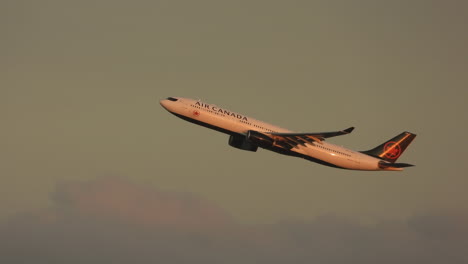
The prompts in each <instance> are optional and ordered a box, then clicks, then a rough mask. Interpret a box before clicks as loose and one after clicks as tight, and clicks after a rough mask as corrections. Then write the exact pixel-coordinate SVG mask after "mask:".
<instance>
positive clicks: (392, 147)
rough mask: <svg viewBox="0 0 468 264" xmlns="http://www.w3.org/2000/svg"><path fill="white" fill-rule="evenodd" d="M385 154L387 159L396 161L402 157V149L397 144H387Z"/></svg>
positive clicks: (392, 142) (391, 142)
mask: <svg viewBox="0 0 468 264" xmlns="http://www.w3.org/2000/svg"><path fill="white" fill-rule="evenodd" d="M384 153H385V157H386V158H389V159H396V158H398V157H399V156H400V155H401V147H400V145H399V144H398V143H397V142H394V141H390V142H387V144H385V146H384Z"/></svg>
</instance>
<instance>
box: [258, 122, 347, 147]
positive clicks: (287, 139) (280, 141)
mask: <svg viewBox="0 0 468 264" xmlns="http://www.w3.org/2000/svg"><path fill="white" fill-rule="evenodd" d="M353 130H354V127H349V128H347V129H344V130H340V131H333V132H320V133H265V135H268V136H270V137H271V138H272V139H273V141H274V142H275V144H276V145H277V146H280V147H282V148H286V149H291V148H295V147H297V146H298V145H301V146H305V144H307V143H309V144H312V143H313V142H317V143H320V144H321V142H322V141H323V140H325V138H330V137H336V136H341V135H346V134H349V133H351V132H352V131H353Z"/></svg>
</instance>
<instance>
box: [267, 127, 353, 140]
mask: <svg viewBox="0 0 468 264" xmlns="http://www.w3.org/2000/svg"><path fill="white" fill-rule="evenodd" d="M353 130H354V127H349V128H347V129H344V130H340V131H333V132H320V133H268V134H270V135H272V136H279V137H303V136H306V137H310V138H312V139H316V140H320V141H321V140H324V139H325V138H330V137H336V136H341V135H346V134H349V133H351V132H352V131H353ZM316 140H315V141H316Z"/></svg>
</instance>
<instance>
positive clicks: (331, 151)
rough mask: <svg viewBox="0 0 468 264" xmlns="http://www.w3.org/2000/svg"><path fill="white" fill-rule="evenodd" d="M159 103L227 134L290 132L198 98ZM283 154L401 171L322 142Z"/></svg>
mask: <svg viewBox="0 0 468 264" xmlns="http://www.w3.org/2000/svg"><path fill="white" fill-rule="evenodd" d="M160 103H161V105H162V106H163V107H164V108H165V109H166V110H168V111H169V112H171V113H173V114H175V115H177V116H178V117H180V118H183V119H185V120H187V121H190V122H192V123H196V124H199V125H202V126H205V127H209V128H212V129H215V130H218V131H220V132H224V133H226V134H231V135H233V134H239V135H246V133H247V131H249V130H255V131H258V132H266V133H267V132H276V133H291V132H292V131H290V130H287V129H284V128H281V127H277V126H274V125H271V124H268V123H265V122H262V121H259V120H255V119H253V118H250V117H247V116H245V115H242V114H238V113H236V112H232V111H229V110H227V109H224V108H221V107H218V106H216V105H213V104H206V103H203V102H201V101H197V100H193V99H187V98H180V97H177V101H170V100H167V99H166V100H161V102H160ZM289 152H290V153H282V154H286V155H291V156H299V157H303V158H307V159H310V160H312V161H315V162H319V163H322V164H325V165H329V166H334V167H339V168H344V169H351V170H401V169H398V168H391V169H382V168H380V167H379V166H378V163H379V161H381V160H380V159H377V158H374V157H371V156H369V155H365V154H363V153H360V152H357V151H353V150H350V149H347V148H344V147H341V146H337V145H334V144H330V143H327V142H324V141H321V142H313V143H306V144H304V145H297V146H296V147H295V148H292V149H291V150H289Z"/></svg>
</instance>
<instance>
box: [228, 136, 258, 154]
mask: <svg viewBox="0 0 468 264" xmlns="http://www.w3.org/2000/svg"><path fill="white" fill-rule="evenodd" d="M229 146H231V147H234V148H238V149H242V150H247V151H253V152H255V151H257V149H258V146H257V145H255V144H254V143H252V142H250V141H248V140H247V138H246V137H244V136H240V135H239V136H234V135H231V136H230V137H229Z"/></svg>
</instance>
